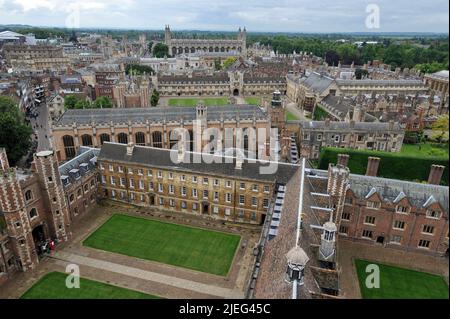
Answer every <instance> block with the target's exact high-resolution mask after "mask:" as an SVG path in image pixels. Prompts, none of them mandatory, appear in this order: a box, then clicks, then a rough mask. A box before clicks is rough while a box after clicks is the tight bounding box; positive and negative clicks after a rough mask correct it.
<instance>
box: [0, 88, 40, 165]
mask: <svg viewBox="0 0 450 319" xmlns="http://www.w3.org/2000/svg"><path fill="white" fill-rule="evenodd" d="M32 133H33V130H32V128H31V127H30V126H29V125H28V124H26V123H25V122H24V118H23V114H22V113H21V112H20V110H19V108H18V107H17V105H16V104H15V103H14V101H13V100H12V99H11V98H10V97H6V96H0V147H4V148H5V149H6V153H7V154H8V159H9V162H10V164H11V165H12V166H14V165H16V164H17V162H18V161H19V160H20V159H21V158H22V157H23V156H24V155H26V154H27V153H28V151H29V149H30V147H31V134H32Z"/></svg>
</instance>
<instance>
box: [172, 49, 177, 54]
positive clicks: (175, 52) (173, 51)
mask: <svg viewBox="0 0 450 319" xmlns="http://www.w3.org/2000/svg"><path fill="white" fill-rule="evenodd" d="M172 54H174V55H175V54H177V48H176V47H173V48H172Z"/></svg>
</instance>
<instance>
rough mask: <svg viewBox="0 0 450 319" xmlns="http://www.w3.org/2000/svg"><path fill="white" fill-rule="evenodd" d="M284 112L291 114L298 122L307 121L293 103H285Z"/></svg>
mask: <svg viewBox="0 0 450 319" xmlns="http://www.w3.org/2000/svg"><path fill="white" fill-rule="evenodd" d="M286 111H287V112H291V113H292V114H293V115H295V116H296V117H297V118H298V119H299V120H307V118H306V117H305V116H304V115H303V112H302V111H300V110H299V109H298V108H297V107H296V104H295V103H292V102H287V103H286Z"/></svg>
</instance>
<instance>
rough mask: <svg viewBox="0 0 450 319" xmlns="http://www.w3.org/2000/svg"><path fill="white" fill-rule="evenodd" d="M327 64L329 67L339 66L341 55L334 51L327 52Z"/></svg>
mask: <svg viewBox="0 0 450 319" xmlns="http://www.w3.org/2000/svg"><path fill="white" fill-rule="evenodd" d="M325 62H327V63H328V65H334V66H337V65H338V64H339V55H338V54H337V52H336V51H334V50H330V51H327V53H325Z"/></svg>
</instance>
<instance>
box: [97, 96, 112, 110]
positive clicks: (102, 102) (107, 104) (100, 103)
mask: <svg viewBox="0 0 450 319" xmlns="http://www.w3.org/2000/svg"><path fill="white" fill-rule="evenodd" d="M93 106H94V107H95V108H96V109H110V108H112V107H113V103H112V101H111V99H110V98H109V97H107V96H100V97H98V98H97V99H96V100H95V102H94V105H93Z"/></svg>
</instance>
